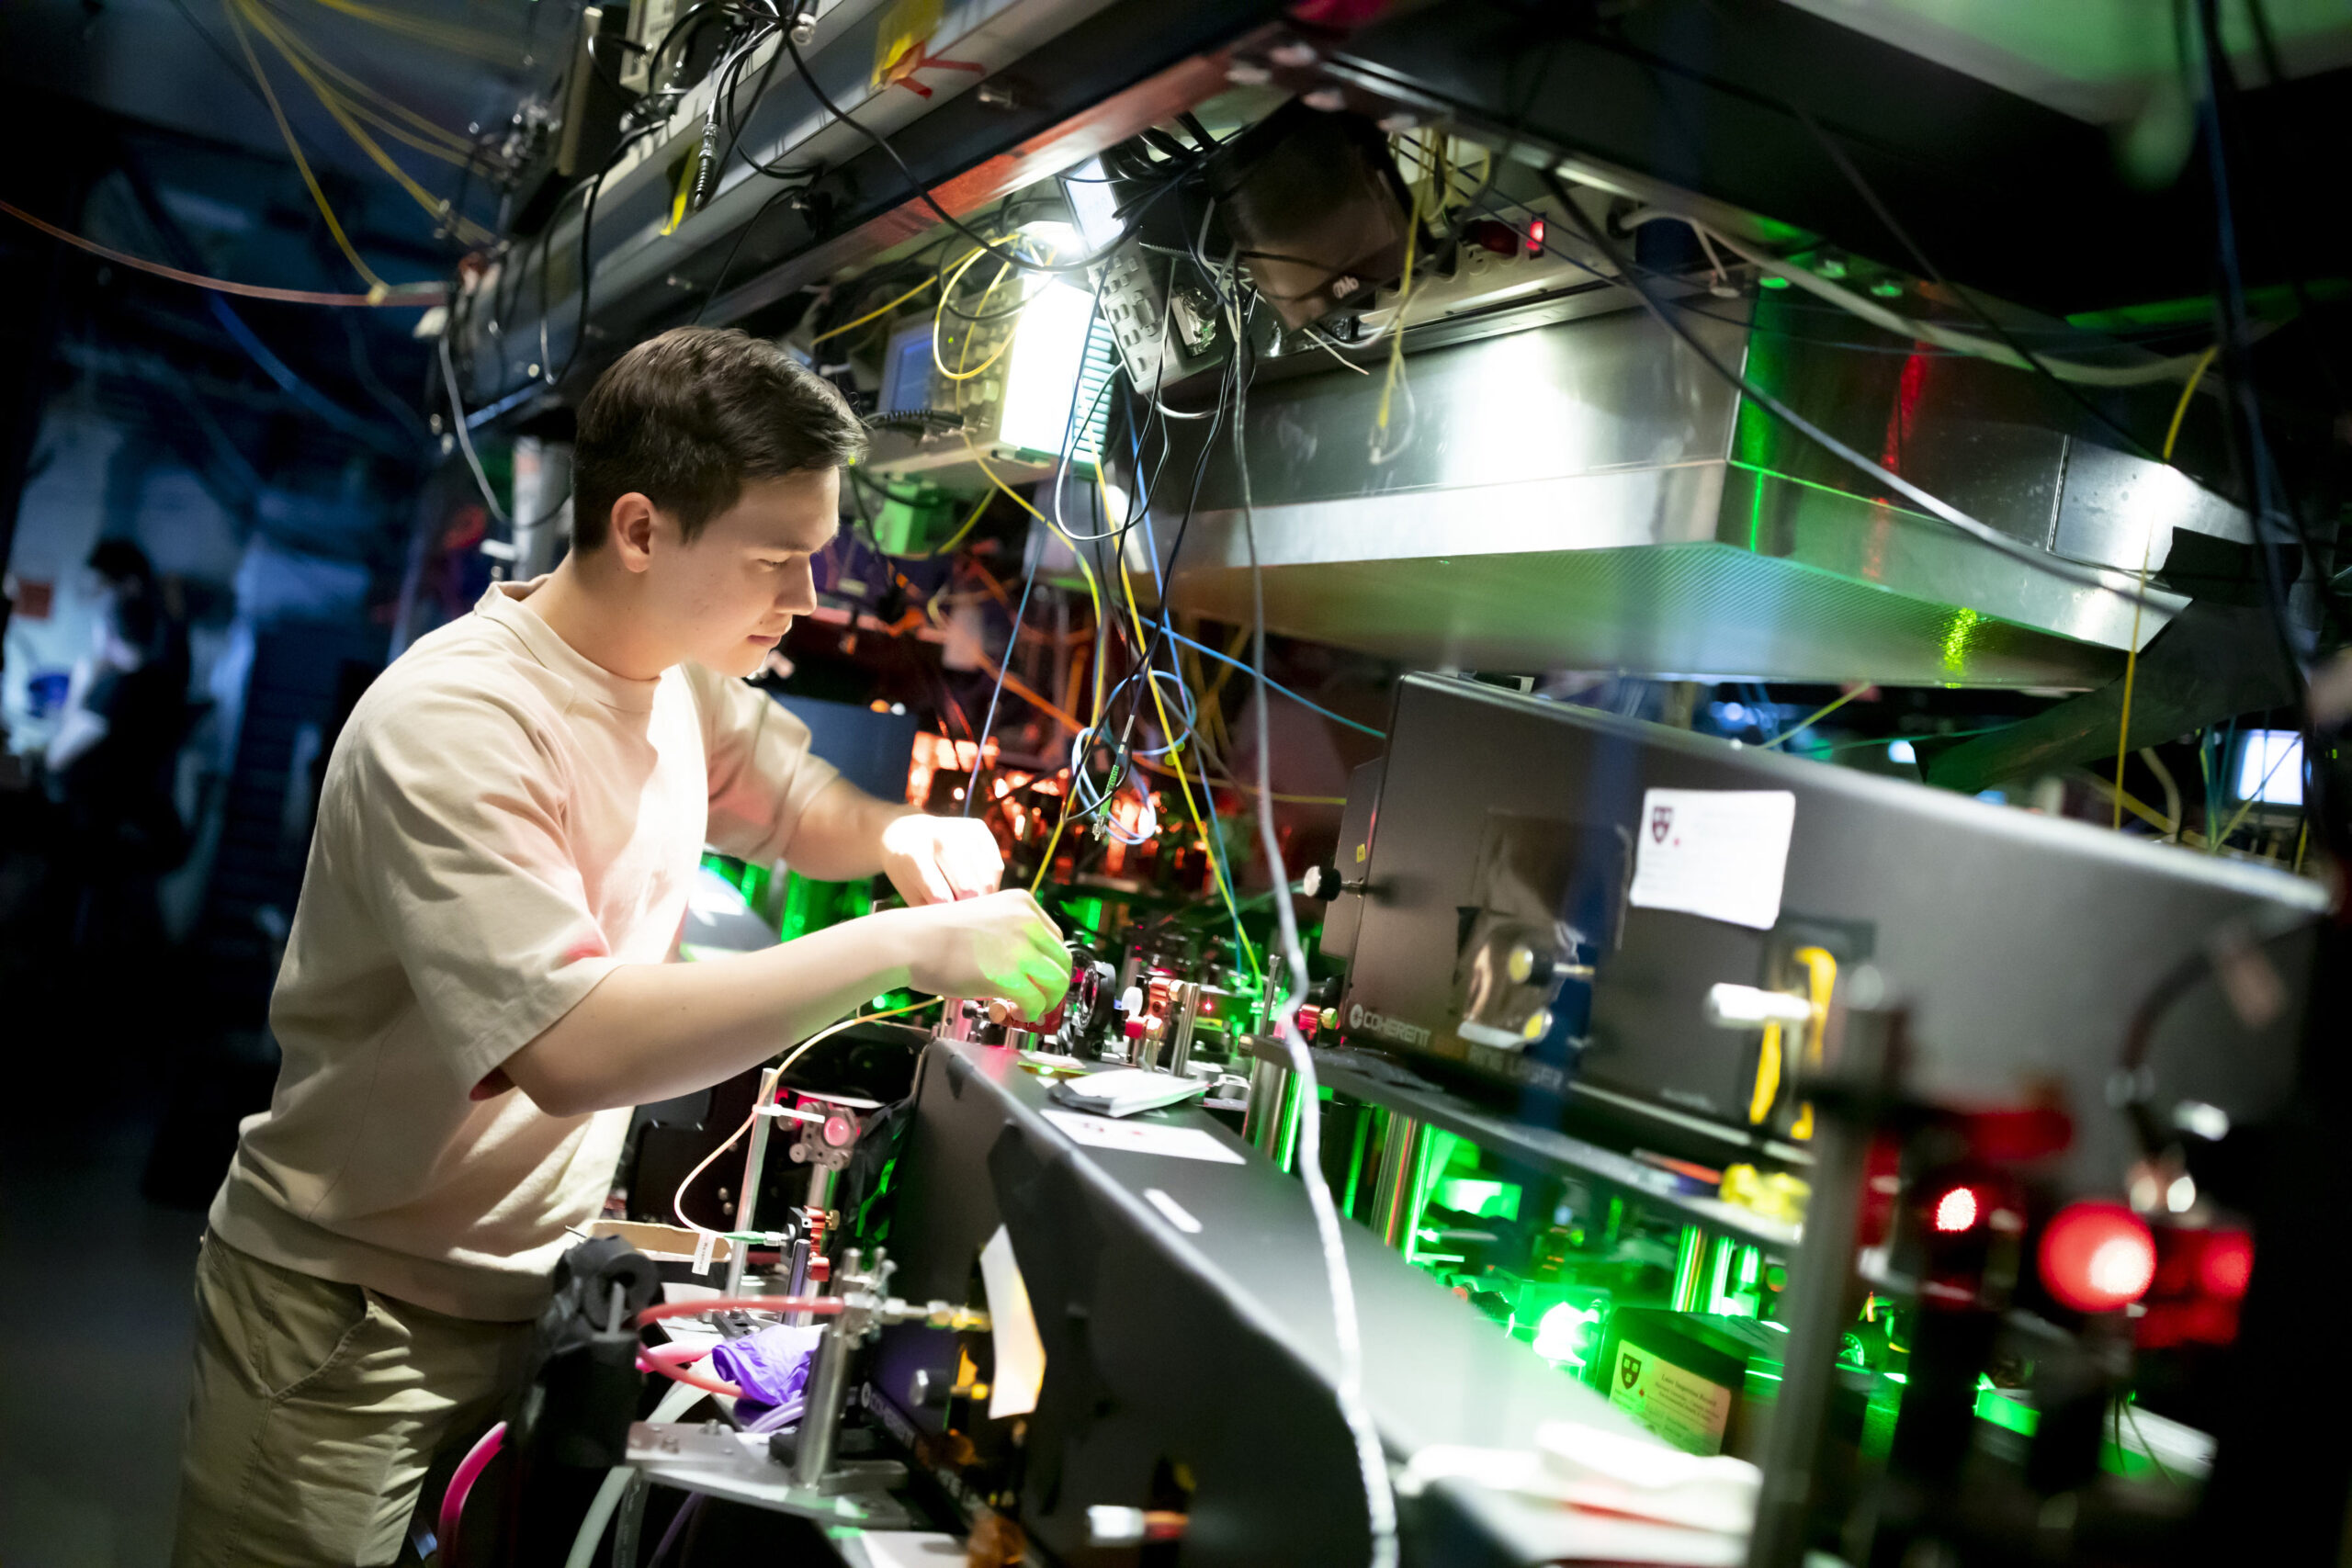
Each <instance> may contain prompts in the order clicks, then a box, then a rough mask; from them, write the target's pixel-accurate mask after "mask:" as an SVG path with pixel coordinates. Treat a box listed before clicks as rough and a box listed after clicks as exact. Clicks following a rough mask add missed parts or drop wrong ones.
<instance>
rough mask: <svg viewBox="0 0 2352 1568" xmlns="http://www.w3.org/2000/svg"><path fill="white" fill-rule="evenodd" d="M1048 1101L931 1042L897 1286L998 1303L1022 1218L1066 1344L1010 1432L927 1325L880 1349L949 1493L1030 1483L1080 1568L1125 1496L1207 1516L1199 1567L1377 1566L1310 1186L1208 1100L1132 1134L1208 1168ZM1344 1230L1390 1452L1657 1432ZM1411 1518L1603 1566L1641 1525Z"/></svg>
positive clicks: (1193, 1520) (1486, 1550)
mask: <svg viewBox="0 0 2352 1568" xmlns="http://www.w3.org/2000/svg"><path fill="white" fill-rule="evenodd" d="M1073 1118H1074V1113H1073V1112H1071V1111H1068V1110H1066V1109H1064V1108H1063V1107H1061V1106H1059V1105H1057V1104H1056V1103H1054V1102H1053V1101H1051V1100H1048V1099H1047V1098H1046V1082H1045V1080H1043V1079H1040V1078H1038V1077H1035V1076H1034V1075H1032V1074H1031V1073H1029V1072H1028V1071H1026V1070H1024V1069H1023V1067H1022V1066H1021V1065H1020V1060H1019V1055H1018V1053H1016V1052H1013V1051H1009V1050H1004V1049H1001V1048H993V1047H989V1046H983V1045H972V1044H966V1043H956V1042H947V1041H941V1042H934V1043H933V1045H932V1046H931V1047H930V1049H929V1050H928V1051H926V1052H925V1053H924V1055H923V1058H922V1066H921V1067H920V1069H919V1076H918V1082H917V1087H916V1090H915V1102H914V1120H913V1122H912V1123H911V1125H910V1127H909V1129H908V1133H907V1140H906V1144H905V1145H904V1148H903V1151H902V1152H901V1154H900V1155H899V1163H898V1168H897V1171H896V1174H895V1176H894V1177H893V1180H892V1185H893V1190H894V1191H895V1193H896V1201H895V1204H894V1207H893V1210H892V1219H891V1224H890V1234H889V1235H888V1243H887V1244H888V1247H889V1250H890V1254H891V1256H892V1257H893V1258H896V1259H898V1261H899V1272H898V1274H897V1277H896V1278H895V1279H894V1280H892V1282H891V1289H892V1291H893V1292H894V1293H897V1294H899V1295H904V1296H907V1297H909V1298H910V1299H927V1298H946V1299H950V1300H956V1301H966V1300H967V1299H968V1300H970V1302H971V1303H972V1304H975V1305H978V1304H980V1298H979V1297H978V1294H977V1292H978V1288H979V1286H978V1270H977V1269H976V1268H975V1263H976V1260H977V1259H978V1257H979V1254H980V1251H981V1249H982V1248H983V1247H985V1246H986V1245H987V1244H988V1243H989V1239H990V1238H991V1237H992V1236H993V1235H995V1234H996V1232H997V1229H998V1227H999V1226H1000V1225H1001V1226H1003V1227H1004V1228H1005V1230H1006V1232H1007V1234H1008V1236H1009V1238H1010V1241H1011V1244H1012V1249H1013V1253H1014V1256H1015V1258H1017V1260H1018V1263H1019V1267H1020V1271H1021V1275H1022V1277H1023V1283H1024V1284H1025V1286H1026V1290H1027V1293H1028V1297H1029V1302H1030V1304H1031V1307H1032V1309H1033V1311H1034V1314H1035V1320H1036V1327H1037V1333H1038V1337H1039V1338H1040V1339H1041V1340H1042V1341H1043V1344H1044V1348H1045V1376H1044V1381H1043V1384H1042V1387H1041V1389H1040V1392H1039V1394H1038V1397H1037V1401H1036V1406H1035V1410H1034V1411H1032V1412H1030V1413H1029V1414H1027V1415H1026V1416H1021V1417H1019V1418H1018V1419H1017V1420H1016V1419H1014V1418H1012V1417H1010V1416H1008V1417H1006V1418H1002V1419H1000V1420H996V1421H989V1420H988V1419H987V1418H986V1414H985V1402H984V1401H982V1400H980V1399H978V1397H974V1398H971V1399H962V1398H956V1397H952V1396H950V1397H943V1396H944V1395H947V1394H948V1392H949V1391H950V1390H952V1389H953V1388H955V1387H956V1385H957V1384H958V1383H959V1382H961V1383H962V1384H963V1385H964V1386H966V1387H970V1386H972V1380H973V1378H974V1376H975V1372H976V1369H975V1368H973V1367H972V1366H971V1365H970V1358H971V1357H972V1355H973V1352H972V1351H971V1350H970V1348H968V1347H967V1346H966V1345H965V1344H964V1343H962V1341H961V1340H960V1339H959V1337H958V1336H956V1335H954V1334H952V1333H950V1332H948V1331H945V1330H937V1329H931V1328H926V1327H923V1326H922V1325H905V1326H900V1327H897V1328H892V1329H889V1330H888V1331H886V1332H885V1333H884V1335H883V1336H882V1338H881V1340H880V1342H879V1343H878V1344H877V1345H876V1349H875V1355H874V1358H873V1362H872V1371H871V1379H870V1387H869V1392H868V1399H869V1402H870V1403H872V1404H875V1405H876V1406H877V1410H876V1413H877V1415H879V1416H881V1417H882V1419H883V1421H884V1423H885V1425H886V1426H888V1427H892V1428H894V1429H895V1430H897V1431H898V1432H899V1435H900V1436H901V1437H902V1438H908V1439H910V1442H911V1445H912V1446H913V1447H914V1448H915V1449H916V1450H917V1451H918V1453H921V1454H924V1455H928V1456H931V1458H932V1460H933V1464H932V1468H933V1472H934V1473H935V1474H938V1475H940V1476H941V1478H942V1479H944V1480H946V1481H948V1482H949V1483H950V1488H949V1489H950V1490H951V1492H955V1491H957V1490H959V1487H958V1485H957V1484H956V1483H957V1482H958V1479H959V1477H958V1474H957V1472H958V1470H959V1469H963V1470H970V1471H975V1472H979V1473H980V1474H981V1475H982V1477H983V1479H982V1481H981V1483H979V1484H977V1485H971V1484H967V1485H965V1486H963V1487H961V1488H960V1490H962V1491H963V1494H964V1495H965V1497H966V1498H967V1501H982V1502H986V1501H990V1500H994V1501H996V1502H998V1503H1000V1504H1010V1503H1012V1502H1013V1501H1014V1496H1017V1500H1018V1511H1019V1516H1020V1517H1021V1520H1022V1522H1023V1525H1024V1527H1025V1528H1026V1529H1028V1531H1029V1533H1030V1535H1031V1537H1032V1538H1033V1539H1034V1540H1036V1541H1037V1543H1038V1544H1039V1545H1040V1546H1042V1547H1043V1548H1044V1549H1045V1551H1046V1552H1047V1553H1049V1554H1050V1555H1051V1557H1052V1558H1053V1559H1056V1560H1058V1561H1062V1562H1103V1561H1112V1560H1114V1559H1113V1558H1112V1557H1109V1556H1106V1554H1105V1553H1104V1552H1103V1550H1102V1549H1098V1548H1090V1547H1089V1546H1088V1545H1087V1509H1088V1508H1089V1507H1090V1506H1099V1505H1112V1506H1126V1507H1172V1508H1175V1509H1177V1510H1179V1511H1182V1512H1183V1513H1185V1514H1186V1515H1187V1517H1188V1521H1189V1522H1188V1527H1187V1529H1186V1530H1185V1534H1184V1539H1183V1545H1182V1554H1183V1560H1184V1561H1185V1562H1187V1563H1189V1564H1194V1565H1196V1568H1228V1565H1242V1564H1264V1565H1266V1568H1324V1565H1329V1568H1361V1565H1362V1564H1363V1562H1364V1561H1365V1560H1366V1555H1367V1551H1368V1548H1369V1541H1368V1539H1367V1533H1366V1528H1365V1522H1364V1519H1365V1515H1364V1503H1363V1487H1362V1483H1361V1481H1360V1479H1359V1472H1358V1471H1357V1468H1356V1460H1355V1452H1354V1449H1353V1446H1352V1443H1351V1438H1350V1437H1349V1435H1348V1431H1347V1428H1346V1427H1345V1425H1344V1424H1343V1422H1342V1420H1341V1418H1340V1411H1339V1406H1338V1402H1337V1399H1336V1397H1335V1395H1334V1392H1333V1375H1334V1367H1335V1363H1336V1351H1335V1348H1334V1343H1335V1342H1334V1340H1333V1337H1332V1316H1331V1300H1330V1295H1329V1291H1328V1290H1327V1288H1326V1286H1325V1282H1324V1270H1323V1262H1322V1257H1321V1253H1320V1250H1319V1248H1318V1246H1317V1239H1316V1233H1315V1226H1314V1220H1313V1217H1312V1215H1311V1213H1309V1211H1308V1208H1307V1200H1306V1190H1305V1189H1304V1188H1303V1187H1302V1186H1301V1185H1300V1184H1299V1182H1298V1181H1297V1180H1296V1179H1293V1178H1291V1177H1288V1176H1285V1175H1283V1173H1282V1172H1281V1171H1279V1170H1277V1169H1276V1168H1274V1167H1273V1166H1272V1164H1271V1163H1270V1162H1269V1161H1268V1160H1267V1159H1266V1157H1265V1156H1263V1155H1262V1154H1261V1153H1260V1152H1259V1151H1257V1150H1256V1149H1254V1148H1251V1147H1250V1146H1249V1145H1246V1144H1244V1143H1242V1142H1241V1141H1240V1140H1239V1139H1238V1138H1236V1137H1235V1136H1234V1135H1233V1134H1230V1133H1228V1132H1227V1131H1226V1130H1225V1129H1224V1128H1223V1127H1222V1126H1221V1125H1219V1124H1218V1123H1217V1122H1216V1121H1215V1120H1214V1119H1213V1118H1211V1117H1210V1116H1209V1115H1208V1114H1206V1113H1205V1112H1204V1111H1200V1110H1199V1109H1197V1108H1195V1107H1186V1108H1182V1109H1178V1110H1171V1111H1155V1112H1148V1113H1147V1114H1145V1115H1143V1116H1138V1117H1133V1118H1129V1119H1127V1120H1126V1121H1125V1122H1121V1123H1119V1124H1118V1125H1119V1126H1121V1127H1123V1128H1129V1129H1134V1128H1142V1129H1147V1130H1148V1131H1147V1132H1146V1134H1145V1136H1146V1138H1147V1139H1159V1138H1161V1137H1163V1135H1171V1134H1172V1135H1174V1136H1175V1138H1176V1139H1177V1140H1178V1142H1179V1143H1181V1144H1187V1145H1190V1146H1191V1148H1192V1151H1193V1156H1200V1155H1203V1154H1206V1153H1208V1151H1211V1150H1214V1151H1216V1153H1215V1154H1214V1155H1211V1156H1210V1157H1187V1156H1185V1155H1182V1154H1178V1153H1172V1152H1150V1151H1149V1150H1148V1148H1146V1147H1103V1146H1099V1145H1095V1144H1091V1143H1089V1142H1086V1141H1083V1140H1084V1139H1086V1138H1088V1137H1090V1136H1094V1135H1097V1134H1099V1129H1095V1130H1091V1131H1090V1130H1089V1129H1088V1128H1087V1126H1086V1122H1088V1121H1089V1120H1090V1119H1086V1118H1076V1119H1073ZM1340 1228H1341V1230H1342V1232H1343V1233H1344V1235H1345V1237H1346V1247H1347V1258H1348V1264H1349V1268H1350V1269H1351V1272H1352V1275H1353V1280H1354V1287H1355V1298H1356V1303H1357V1307H1358V1311H1359V1314H1360V1316H1361V1321H1362V1323H1363V1341H1364V1344H1365V1345H1366V1347H1367V1348H1368V1353H1367V1358H1366V1359H1367V1362H1368V1365H1367V1367H1366V1372H1365V1383H1366V1386H1365V1390H1364V1393H1365V1401H1366V1404H1368V1406H1369V1407H1370V1410H1371V1413H1372V1417H1373V1420H1374V1425H1375V1426H1376V1427H1378V1429H1379V1431H1380V1433H1381V1436H1382V1438H1383V1441H1384V1444H1385V1447H1386V1449H1387V1451H1388V1454H1389V1457H1390V1460H1391V1462H1392V1463H1395V1462H1399V1461H1405V1460H1407V1459H1408V1458H1409V1456H1411V1455H1413V1454H1415V1453H1418V1452H1419V1451H1421V1450H1424V1449H1427V1448H1429V1447H1431V1446H1432V1445H1465V1446H1472V1447H1480V1448H1488V1447H1492V1448H1514V1449H1528V1448H1532V1447H1534V1446H1535V1435H1536V1432H1537V1430H1538V1429H1539V1428H1540V1427H1542V1426H1543V1425H1544V1424H1545V1423H1547V1422H1554V1421H1573V1422H1577V1423H1579V1424H1582V1425H1584V1426H1587V1427H1599V1428H1600V1429H1602V1430H1605V1431H1609V1432H1612V1433H1617V1434H1621V1435H1623V1436H1625V1437H1627V1438H1629V1439H1631V1440H1634V1441H1637V1442H1644V1443H1650V1442H1655V1441H1656V1439H1654V1438H1649V1437H1648V1436H1647V1435H1646V1434H1645V1433H1643V1432H1642V1430H1641V1428H1640V1427H1638V1426H1637V1425H1636V1424H1635V1423H1634V1420H1633V1419H1632V1418H1631V1417H1630V1416H1627V1415H1625V1414H1624V1413H1623V1411H1620V1410H1616V1409H1612V1408H1611V1406H1610V1405H1609V1404H1608V1402H1607V1401H1606V1400H1605V1399H1603V1398H1602V1396H1601V1395H1600V1394H1599V1393H1596V1392H1594V1391H1593V1390H1592V1389H1589V1388H1588V1387H1586V1386H1585V1385H1584V1384H1583V1383H1581V1382H1577V1380H1576V1378H1575V1377H1574V1376H1572V1375H1571V1374H1569V1373H1567V1372H1563V1371H1555V1370H1554V1369H1552V1368H1550V1367H1547V1366H1545V1365H1544V1363H1542V1362H1541V1361H1539V1360H1537V1359H1535V1358H1534V1357H1533V1356H1532V1353H1531V1352H1530V1351H1529V1350H1528V1348H1527V1347H1526V1346H1524V1345H1522V1344H1519V1343H1517V1342H1515V1341H1513V1340H1511V1339H1509V1338H1507V1337H1504V1336H1502V1335H1500V1334H1498V1333H1497V1332H1496V1331H1495V1328H1494V1326H1493V1325H1491V1324H1489V1323H1487V1321H1486V1320H1485V1319H1484V1318H1482V1317H1481V1316H1480V1315H1479V1314H1477V1313H1476V1312H1475V1311H1474V1310H1472V1309H1471V1308H1470V1307H1469V1306H1467V1305H1466V1304H1464V1303H1463V1302H1462V1301H1460V1300H1458V1299H1457V1298H1455V1297H1454V1296H1453V1294H1452V1293H1451V1292H1448V1291H1446V1290H1445V1289H1444V1288H1443V1287H1442V1286H1441V1285H1440V1284H1438V1283H1437V1282H1436V1281H1435V1280H1431V1279H1430V1277H1429V1276H1428V1275H1426V1274H1424V1273H1422V1272H1421V1271H1420V1270H1419V1269H1415V1268H1413V1267H1412V1266H1411V1265H1409V1264H1408V1263H1407V1262H1406V1261H1405V1260H1404V1259H1403V1258H1400V1257H1399V1256H1398V1255H1397V1254H1396V1253H1395V1252H1393V1251H1390V1250H1389V1249H1387V1248H1386V1247H1383V1246H1381V1245H1380V1243H1379V1242H1378V1241H1377V1240H1375V1239H1374V1237H1373V1235H1371V1234H1370V1233H1369V1232H1367V1231H1366V1230H1364V1229H1363V1226H1361V1225H1359V1224H1355V1223H1353V1222H1351V1221H1342V1222H1341V1226H1340ZM982 1353H983V1354H984V1353H985V1352H984V1351H983V1352H982ZM978 1371H983V1372H984V1371H985V1369H978ZM1008 1456H1010V1458H1011V1460H1012V1462H1011V1463H1007V1462H1006V1460H1007V1458H1008ZM998 1483H1001V1486H1002V1490H997V1484H998ZM992 1492H993V1493H994V1497H993V1499H991V1496H990V1494H991V1493H992ZM1007 1492H1009V1493H1011V1494H1013V1496H1008V1495H1005V1493H1007ZM1399 1507H1400V1510H1401V1522H1402V1526H1403V1529H1402V1531H1401V1537H1402V1545H1403V1550H1404V1558H1405V1561H1406V1562H1408V1563H1410V1562H1445V1563H1447V1564H1450V1565H1451V1564H1461V1565H1464V1568H1473V1565H1476V1564H1481V1563H1495V1564H1500V1563H1536V1562H1552V1561H1558V1560H1562V1559H1569V1560H1573V1559H1577V1558H1589V1557H1590V1556H1592V1555H1593V1554H1594V1549H1595V1545H1596V1538H1595V1537H1594V1536H1593V1535H1592V1534H1591V1532H1593V1531H1595V1530H1597V1529H1610V1530H1613V1531H1617V1532H1622V1531H1623V1530H1624V1529H1626V1528H1628V1522H1627V1521H1624V1520H1617V1519H1611V1520H1610V1521H1609V1522H1608V1523H1607V1524H1606V1525H1602V1524H1599V1523H1596V1522H1595V1520H1594V1518H1593V1517H1591V1516H1580V1515H1578V1514H1577V1513H1576V1512H1574V1511H1573V1510H1569V1509H1566V1508H1562V1507H1559V1506H1556V1505H1551V1504H1535V1503H1530V1502H1524V1501H1521V1500H1520V1499H1518V1498H1516V1497H1514V1496H1512V1495H1508V1494H1505V1493H1501V1492H1496V1491H1491V1490H1487V1489H1484V1488H1480V1487H1476V1486H1473V1485H1469V1484H1466V1483H1459V1482H1448V1481H1440V1482H1436V1483H1432V1484H1431V1485H1430V1487H1429V1488H1428V1489H1427V1490H1426V1491H1425V1492H1423V1493H1422V1495H1420V1496H1419V1498H1418V1499H1409V1498H1400V1499H1399ZM1636 1528H1640V1527H1636ZM1655 1528H1657V1529H1666V1528H1667V1527H1655ZM1580 1531H1582V1532H1585V1533H1583V1534H1581V1535H1580V1534H1579V1532H1580ZM1670 1533H1672V1534H1675V1535H1680V1534H1682V1533H1684V1532H1679V1531H1674V1532H1670ZM1610 1539H1611V1540H1614V1541H1617V1542H1619V1543H1622V1541H1623V1535H1622V1533H1618V1534H1614V1535H1612V1536H1611V1538H1610ZM1116 1560H1126V1559H1125V1557H1124V1556H1122V1557H1120V1558H1118V1559H1116Z"/></svg>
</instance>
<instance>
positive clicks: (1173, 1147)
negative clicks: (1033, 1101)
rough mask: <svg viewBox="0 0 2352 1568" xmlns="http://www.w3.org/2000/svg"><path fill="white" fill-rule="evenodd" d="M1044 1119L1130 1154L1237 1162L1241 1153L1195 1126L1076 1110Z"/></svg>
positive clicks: (1080, 1138) (1091, 1141)
mask: <svg viewBox="0 0 2352 1568" xmlns="http://www.w3.org/2000/svg"><path fill="white" fill-rule="evenodd" d="M1043 1114H1044V1116H1045V1118H1046V1121H1048V1122H1052V1123H1053V1124H1054V1125H1055V1126H1057V1127H1059V1128H1060V1129H1061V1130H1062V1131H1063V1132H1065V1133H1068V1134H1069V1135H1070V1136H1071V1137H1072V1138H1074V1139H1076V1140H1077V1141H1078V1142H1080V1143H1081V1144H1084V1145H1087V1146H1089V1147H1090V1148H1097V1149H1120V1150H1124V1151H1125V1152H1126V1153H1128V1154H1131V1155H1166V1156H1171V1157H1173V1158H1176V1159H1204V1160H1208V1161H1210V1162H1212V1163H1214V1164H1217V1165H1239V1164H1240V1163H1241V1156H1239V1155H1238V1154H1236V1153H1234V1152H1233V1150H1231V1149H1229V1148H1227V1147H1226V1146H1225V1145H1223V1144H1220V1143H1218V1142H1217V1141H1216V1139H1215V1138H1212V1137H1210V1136H1209V1135H1208V1134H1206V1133H1204V1132H1203V1131H1201V1129H1200V1128H1198V1127H1170V1126H1167V1125H1165V1124H1163V1123H1160V1122H1114V1121H1112V1120H1111V1119H1110V1118H1109V1117H1107V1116H1088V1115H1084V1114H1082V1113H1080V1112H1079V1111H1045V1112H1044V1113H1043Z"/></svg>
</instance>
